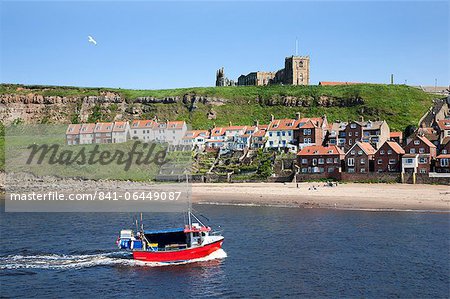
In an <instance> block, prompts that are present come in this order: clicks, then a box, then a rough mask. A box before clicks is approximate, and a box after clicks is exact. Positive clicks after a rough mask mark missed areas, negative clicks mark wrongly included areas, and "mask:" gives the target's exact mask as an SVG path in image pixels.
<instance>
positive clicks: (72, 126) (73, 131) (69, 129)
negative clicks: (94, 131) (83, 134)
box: [66, 124, 81, 135]
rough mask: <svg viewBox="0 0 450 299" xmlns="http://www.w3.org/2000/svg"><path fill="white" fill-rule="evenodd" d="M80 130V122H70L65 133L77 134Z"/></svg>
mask: <svg viewBox="0 0 450 299" xmlns="http://www.w3.org/2000/svg"><path fill="white" fill-rule="evenodd" d="M80 130H81V125H80V124H70V125H69V126H68V127H67V130H66V134H67V135H78V134H79V133H80Z"/></svg>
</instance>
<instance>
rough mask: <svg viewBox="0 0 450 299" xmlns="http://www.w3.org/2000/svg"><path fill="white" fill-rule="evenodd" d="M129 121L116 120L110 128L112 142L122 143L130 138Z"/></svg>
mask: <svg viewBox="0 0 450 299" xmlns="http://www.w3.org/2000/svg"><path fill="white" fill-rule="evenodd" d="M130 138H131V137H130V123H129V122H127V121H116V122H114V127H113V130H112V143H123V142H127V141H128V140H129V139H130Z"/></svg>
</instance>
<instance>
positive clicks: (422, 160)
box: [419, 158, 428, 164]
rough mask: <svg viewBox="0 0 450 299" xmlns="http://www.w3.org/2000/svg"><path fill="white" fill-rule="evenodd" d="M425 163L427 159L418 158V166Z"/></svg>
mask: <svg viewBox="0 0 450 299" xmlns="http://www.w3.org/2000/svg"><path fill="white" fill-rule="evenodd" d="M427 161H428V159H427V158H420V159H419V163H420V164H426V163H427Z"/></svg>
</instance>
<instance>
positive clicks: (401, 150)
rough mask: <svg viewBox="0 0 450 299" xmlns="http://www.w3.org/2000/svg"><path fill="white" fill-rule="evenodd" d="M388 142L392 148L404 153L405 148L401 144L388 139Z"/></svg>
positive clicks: (398, 152)
mask: <svg viewBox="0 0 450 299" xmlns="http://www.w3.org/2000/svg"><path fill="white" fill-rule="evenodd" d="M386 143H387V144H388V145H389V147H390V148H392V150H393V151H394V152H396V153H397V154H399V155H400V154H402V155H403V154H404V153H405V150H404V149H403V148H402V147H401V146H400V144H398V143H397V142H394V141H386Z"/></svg>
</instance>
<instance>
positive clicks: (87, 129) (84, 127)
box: [80, 124, 95, 134]
mask: <svg viewBox="0 0 450 299" xmlns="http://www.w3.org/2000/svg"><path fill="white" fill-rule="evenodd" d="M94 128H95V124H81V130H80V134H92V133H94Z"/></svg>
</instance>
